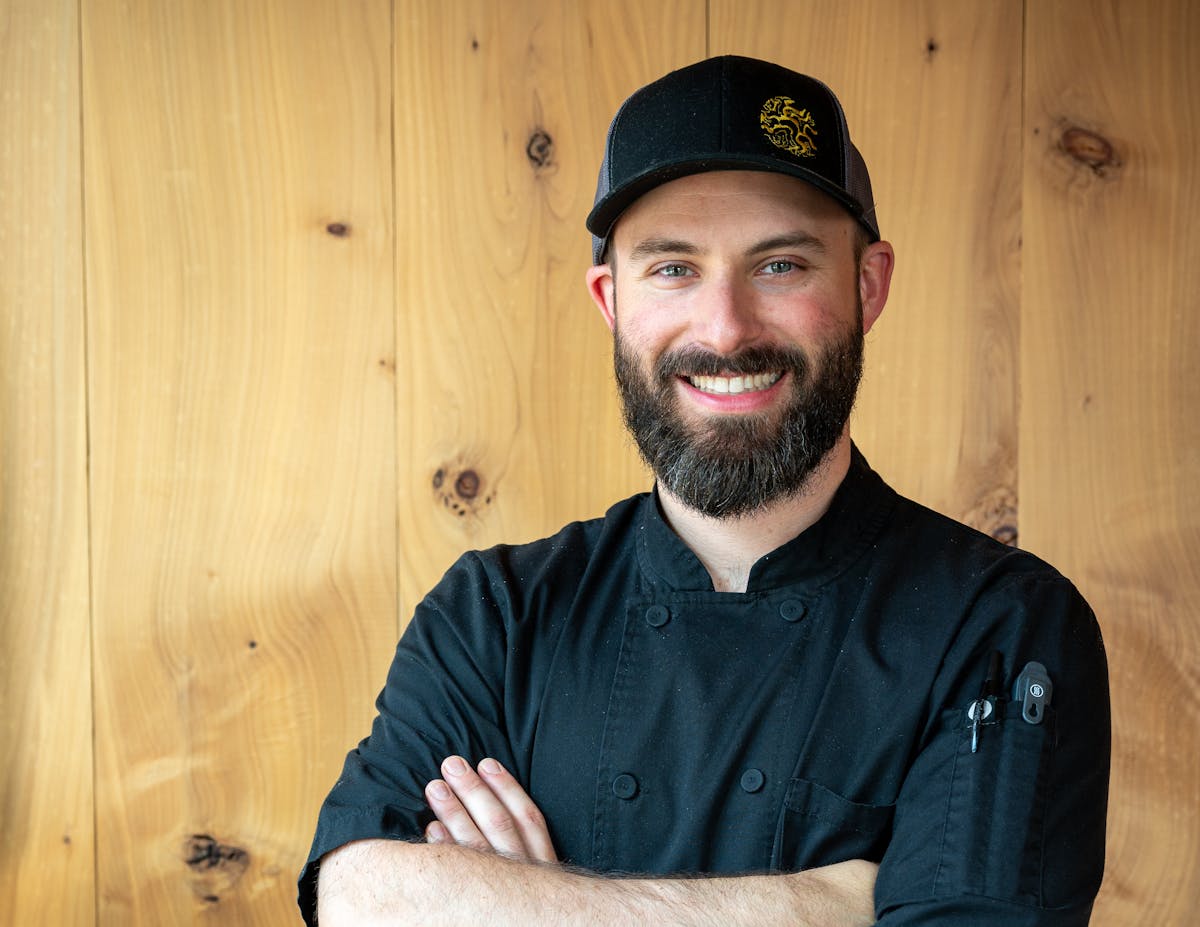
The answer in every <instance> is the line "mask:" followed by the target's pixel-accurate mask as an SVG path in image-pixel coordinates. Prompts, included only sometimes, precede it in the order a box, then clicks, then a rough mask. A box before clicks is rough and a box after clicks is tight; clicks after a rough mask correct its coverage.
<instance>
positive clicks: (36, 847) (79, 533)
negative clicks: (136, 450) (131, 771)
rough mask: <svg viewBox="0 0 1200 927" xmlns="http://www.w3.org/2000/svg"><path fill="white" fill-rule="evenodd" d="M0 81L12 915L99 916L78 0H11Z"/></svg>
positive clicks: (5, 713) (0, 474) (1, 511)
mask: <svg viewBox="0 0 1200 927" xmlns="http://www.w3.org/2000/svg"><path fill="white" fill-rule="evenodd" d="M0 88H3V92H2V93H0V435H3V441H2V442H0V756H3V757H4V761H3V763H2V764H0V822H2V826H0V899H2V900H0V922H3V923H5V924H56V925H59V924H61V925H85V924H86V925H90V924H93V923H94V879H93V852H92V737H91V712H92V695H91V668H90V660H91V654H90V651H89V631H90V629H89V615H88V572H87V570H88V562H87V446H86V433H87V432H86V429H87V422H86V415H85V403H84V366H83V357H84V349H83V344H84V340H83V319H84V316H83V286H82V281H83V266H82V234H83V230H82V216H81V210H80V192H79V177H80V166H79V105H80V104H79V40H78V16H77V12H76V5H75V4H74V3H72V2H54V3H44V2H39V0H9V2H3V3H0Z"/></svg>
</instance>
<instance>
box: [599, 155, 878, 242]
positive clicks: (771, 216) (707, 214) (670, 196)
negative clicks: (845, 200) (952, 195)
mask: <svg viewBox="0 0 1200 927" xmlns="http://www.w3.org/2000/svg"><path fill="white" fill-rule="evenodd" d="M854 227H855V223H854V220H853V219H852V218H851V217H850V214H849V213H847V212H846V210H845V209H843V208H842V206H841V205H840V204H839V203H838V202H837V201H836V200H834V199H833V197H831V196H828V195H827V194H825V193H822V192H821V191H820V190H818V189H817V188H816V187H814V186H812V185H811V184H807V183H805V182H804V181H802V180H797V179H796V178H795V177H789V176H787V175H784V174H774V173H769V172H767V171H708V172H706V173H701V174H692V175H689V176H687V177H681V178H679V179H678V180H672V181H670V182H668V183H664V184H662V185H661V186H658V187H655V188H654V189H653V190H651V191H649V192H648V193H646V194H645V195H644V196H642V197H640V198H639V199H637V200H636V201H635V202H634V203H633V204H632V205H631V206H630V207H629V208H628V209H627V210H625V212H624V213H623V214H622V216H621V218H620V219H619V220H617V224H616V228H615V229H614V232H613V239H612V240H613V244H614V245H615V246H616V247H617V248H618V249H619V250H621V251H627V250H628V249H629V248H631V247H633V246H634V245H635V244H636V243H637V242H638V241H640V240H642V239H644V238H646V237H658V236H664V235H670V236H671V237H680V238H683V239H688V240H691V239H699V240H700V241H698V243H701V244H703V243H706V242H713V241H717V240H728V241H730V242H731V243H736V241H737V240H738V239H741V238H746V239H747V240H755V239H761V238H762V237H764V236H768V235H771V234H778V233H781V232H797V231H803V232H806V233H808V234H812V235H815V236H818V237H821V238H829V239H837V238H845V239H846V240H847V241H849V240H850V237H851V235H852V232H853V229H854Z"/></svg>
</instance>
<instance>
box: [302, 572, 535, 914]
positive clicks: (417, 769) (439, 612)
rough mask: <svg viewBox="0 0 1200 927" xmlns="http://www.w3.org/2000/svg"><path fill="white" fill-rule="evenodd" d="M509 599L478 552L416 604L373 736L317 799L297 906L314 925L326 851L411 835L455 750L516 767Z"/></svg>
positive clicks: (416, 835) (420, 830)
mask: <svg viewBox="0 0 1200 927" xmlns="http://www.w3.org/2000/svg"><path fill="white" fill-rule="evenodd" d="M507 604H508V603H507V601H506V600H503V599H502V598H500V597H498V596H497V595H496V594H495V590H494V588H493V584H492V583H490V582H489V580H488V576H487V573H486V571H485V569H484V567H483V564H482V562H481V560H480V558H479V555H477V554H466V555H464V556H463V557H462V558H461V559H460V560H459V561H458V562H457V563H456V564H455V565H454V566H452V567H451V568H450V570H449V571H448V572H447V573H446V575H445V576H444V577H443V578H442V580H441V582H440V583H439V584H438V585H437V586H436V587H435V588H434V589H433V590H432V591H431V592H430V593H429V595H428V596H426V598H425V599H424V600H423V601H422V602H421V604H420V605H418V606H417V609H416V612H415V613H414V615H413V619H412V621H411V622H410V623H409V625H408V627H407V628H406V630H405V632H404V634H403V636H402V637H401V639H400V642H399V644H398V645H397V647H396V653H395V656H394V658H393V660H392V664H391V668H390V669H389V671H388V676H387V681H386V683H385V685H384V688H383V691H382V692H381V693H380V695H379V698H378V699H377V700H376V703H375V705H376V709H377V712H378V713H377V715H376V717H375V721H374V723H373V725H372V727H371V733H370V736H369V737H367V738H366V739H365V740H363V741H362V742H361V743H360V744H359V745H358V746H357V747H356V748H355V749H354V750H352V751H350V753H349V754H348V755H347V757H346V761H345V763H344V765H343V767H342V773H341V776H340V777H339V778H338V780H337V782H336V783H335V784H334V786H333V789H332V790H331V791H330V793H329V795H328V796H327V797H326V799H325V802H324V804H323V805H322V806H321V810H320V814H319V816H318V818H317V829H316V835H315V837H314V838H313V843H312V848H311V850H310V851H309V854H308V861H307V862H306V863H305V866H304V870H303V871H302V872H301V874H300V879H299V896H298V898H297V903H298V904H299V906H300V910H301V913H302V914H303V916H304V918H305V922H306V923H308V924H310V925H311V924H313V923H314V922H315V916H316V915H315V911H316V877H317V868H318V865H319V861H320V859H321V857H322V856H324V855H325V854H326V853H328V852H329V851H331V850H334V849H336V848H337V847H339V846H342V845H344V844H347V843H350V842H352V841H355V840H366V839H376V838H383V839H395V840H416V839H420V838H421V837H422V835H423V834H424V830H425V826H426V825H427V824H428V823H429V822H430V821H431V820H432V819H433V815H432V813H431V812H430V810H429V807H428V805H427V804H426V802H425V797H424V788H425V784H426V783H427V782H428V781H429V780H430V779H433V778H436V777H437V776H438V768H439V764H440V763H441V761H442V760H443V759H444V758H445V757H447V756H449V755H450V754H453V753H457V754H461V755H463V756H466V757H467V758H468V759H471V758H474V757H481V756H493V757H496V758H497V759H498V760H500V762H502V763H505V764H506V765H507V766H508V768H510V769H511V768H513V766H512V759H511V757H510V755H509V754H510V752H511V748H510V746H509V740H508V737H507V736H506V734H505V728H504V724H503V717H504V711H503V688H504V686H503V683H504V675H505V666H506V652H507V643H506V633H505V625H506V623H505V621H504V617H505V612H506V606H507Z"/></svg>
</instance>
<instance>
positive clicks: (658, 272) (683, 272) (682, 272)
mask: <svg viewBox="0 0 1200 927" xmlns="http://www.w3.org/2000/svg"><path fill="white" fill-rule="evenodd" d="M691 272H692V271H691V268H690V267H688V266H687V265H686V264H663V265H662V266H661V267H656V268H655V270H654V274H655V276H658V277H672V278H675V277H686V276H688V275H689V274H690V273H691Z"/></svg>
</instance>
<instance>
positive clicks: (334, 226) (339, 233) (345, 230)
mask: <svg viewBox="0 0 1200 927" xmlns="http://www.w3.org/2000/svg"><path fill="white" fill-rule="evenodd" d="M325 231H327V232H328V233H329V234H330V235H332V236H333V237H334V238H348V237H349V236H350V226H348V225H347V224H346V223H345V222H330V223H329V224H328V225H327V226H325Z"/></svg>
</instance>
